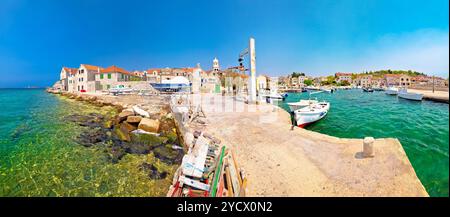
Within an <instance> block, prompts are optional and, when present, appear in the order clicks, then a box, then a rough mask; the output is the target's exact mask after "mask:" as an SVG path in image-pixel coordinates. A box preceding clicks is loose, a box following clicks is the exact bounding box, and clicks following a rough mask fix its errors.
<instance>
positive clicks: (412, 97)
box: [398, 93, 423, 101]
mask: <svg viewBox="0 0 450 217" xmlns="http://www.w3.org/2000/svg"><path fill="white" fill-rule="evenodd" d="M398 97H400V98H402V99H408V100H415V101H422V98H423V95H421V94H415V93H399V94H398Z"/></svg>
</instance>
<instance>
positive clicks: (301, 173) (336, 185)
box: [190, 95, 428, 196]
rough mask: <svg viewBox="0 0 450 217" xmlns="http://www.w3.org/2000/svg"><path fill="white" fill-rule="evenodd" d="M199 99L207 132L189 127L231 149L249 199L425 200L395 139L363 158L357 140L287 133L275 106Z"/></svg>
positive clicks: (296, 131) (284, 120)
mask: <svg viewBox="0 0 450 217" xmlns="http://www.w3.org/2000/svg"><path fill="white" fill-rule="evenodd" d="M202 98H203V99H202V102H201V103H202V107H203V108H204V111H205V113H206V117H207V118H206V126H200V125H195V126H194V125H192V126H190V127H191V128H193V129H195V130H201V131H203V132H208V133H210V134H213V135H214V136H216V137H218V138H220V139H221V140H222V141H223V142H224V143H225V144H226V145H229V146H231V147H233V149H234V150H235V151H236V154H237V156H238V159H239V162H240V166H241V167H243V168H244V169H245V171H246V173H247V175H248V180H249V181H248V189H247V190H248V191H247V195H248V196H428V194H427V192H426V190H425V189H424V187H423V185H422V184H421V182H420V180H419V179H418V178H417V176H416V173H415V171H414V169H413V167H412V166H411V164H410V162H409V160H408V157H407V156H406V154H405V152H404V150H403V147H402V145H401V144H400V142H399V141H398V140H397V139H376V141H375V143H374V149H375V157H373V158H363V157H362V154H361V151H362V140H361V139H339V138H336V137H331V136H327V135H323V134H320V133H316V132H312V131H308V130H305V129H300V128H297V127H295V128H294V129H293V130H291V124H290V117H289V114H288V113H287V112H286V111H284V110H283V109H281V108H278V107H276V106H273V105H268V104H262V105H247V104H245V103H243V102H240V101H235V100H233V98H232V97H217V96H216V97H211V96H205V95H204V96H203V97H202ZM214 98H215V99H214ZM205 99H206V100H205ZM212 104H214V106H213V107H212V106H211V105H212Z"/></svg>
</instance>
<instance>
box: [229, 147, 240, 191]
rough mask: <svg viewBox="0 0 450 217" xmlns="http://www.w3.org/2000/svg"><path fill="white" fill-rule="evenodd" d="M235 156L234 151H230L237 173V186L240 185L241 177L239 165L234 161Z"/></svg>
mask: <svg viewBox="0 0 450 217" xmlns="http://www.w3.org/2000/svg"><path fill="white" fill-rule="evenodd" d="M235 156H236V155H235V153H234V150H231V157H232V158H233V162H234V166H235V167H236V171H237V173H238V179H239V184H240V185H242V177H241V173H240V172H239V165H238V163H237V160H236V157H235Z"/></svg>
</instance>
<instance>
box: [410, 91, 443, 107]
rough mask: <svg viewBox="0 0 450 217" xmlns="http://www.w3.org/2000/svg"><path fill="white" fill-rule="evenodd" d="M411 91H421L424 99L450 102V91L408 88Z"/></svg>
mask: <svg viewBox="0 0 450 217" xmlns="http://www.w3.org/2000/svg"><path fill="white" fill-rule="evenodd" d="M408 91H409V92H412V93H421V94H423V99H424V100H430V101H435V102H442V103H447V104H448V102H449V100H448V98H449V93H448V91H434V93H433V91H431V90H418V89H408Z"/></svg>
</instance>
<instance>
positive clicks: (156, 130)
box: [47, 90, 185, 179]
mask: <svg viewBox="0 0 450 217" xmlns="http://www.w3.org/2000/svg"><path fill="white" fill-rule="evenodd" d="M47 92H49V93H54V94H59V95H60V96H63V97H65V98H68V99H73V100H77V101H83V102H86V103H89V104H91V105H94V106H97V107H99V108H101V107H105V106H110V107H112V108H113V109H115V110H116V112H115V113H116V115H114V116H113V117H107V116H104V115H101V114H98V113H89V114H87V115H80V114H71V115H68V116H66V117H64V120H65V121H69V122H73V123H75V124H78V125H79V126H81V127H83V128H84V130H83V131H82V133H80V135H79V136H78V137H77V138H76V142H77V143H78V144H80V145H82V146H84V147H86V148H93V147H95V148H102V149H103V151H104V152H105V153H106V155H107V158H108V160H109V161H111V163H113V164H115V163H118V162H119V161H120V160H121V159H122V158H123V156H125V155H127V154H132V155H147V154H150V153H153V155H154V157H155V158H156V159H158V160H159V161H160V162H163V163H164V164H167V165H178V164H180V163H181V160H182V158H183V156H184V153H185V151H184V149H183V147H182V146H181V145H180V144H181V143H180V140H179V138H178V132H177V128H176V126H175V123H174V118H173V117H172V114H171V112H170V109H169V107H168V106H167V107H165V108H164V107H163V108H161V109H159V110H155V109H152V108H149V107H148V106H146V105H135V104H131V105H130V104H124V103H121V102H113V103H111V102H108V101H106V100H104V99H102V97H98V96H92V95H84V94H76V93H67V92H53V91H51V90H47ZM139 169H140V170H142V171H144V172H145V174H148V177H149V178H150V179H164V178H166V177H167V175H168V171H162V170H159V169H158V168H157V167H156V166H155V165H153V164H151V163H146V162H144V163H142V164H141V165H139Z"/></svg>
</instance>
